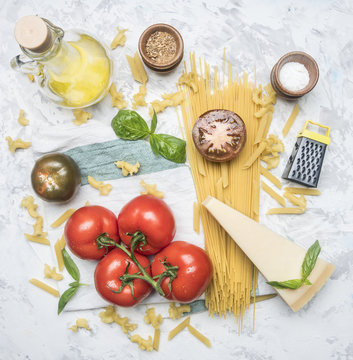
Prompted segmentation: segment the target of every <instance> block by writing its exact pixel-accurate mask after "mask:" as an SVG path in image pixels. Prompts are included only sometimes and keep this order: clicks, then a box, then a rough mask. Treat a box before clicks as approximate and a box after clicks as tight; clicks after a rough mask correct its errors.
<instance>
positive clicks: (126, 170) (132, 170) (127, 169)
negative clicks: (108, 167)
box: [114, 161, 140, 176]
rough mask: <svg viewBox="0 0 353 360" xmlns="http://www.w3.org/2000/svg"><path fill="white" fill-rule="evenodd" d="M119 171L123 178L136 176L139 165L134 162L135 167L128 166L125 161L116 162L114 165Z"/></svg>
mask: <svg viewBox="0 0 353 360" xmlns="http://www.w3.org/2000/svg"><path fill="white" fill-rule="evenodd" d="M114 164H115V165H116V166H117V167H118V168H119V169H121V171H122V173H123V176H128V175H131V176H132V175H134V174H137V172H138V171H139V168H140V163H139V162H138V161H136V164H135V165H132V164H129V163H128V162H126V161H116V162H115V163H114Z"/></svg>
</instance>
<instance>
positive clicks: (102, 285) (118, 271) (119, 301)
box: [94, 249, 152, 307]
mask: <svg viewBox="0 0 353 360" xmlns="http://www.w3.org/2000/svg"><path fill="white" fill-rule="evenodd" d="M135 256H136V259H137V260H138V262H139V263H140V264H141V265H142V266H143V267H144V268H145V269H146V272H147V273H148V274H149V275H151V268H150V266H148V265H149V260H148V258H147V257H145V256H143V255H140V254H135ZM128 263H129V264H130V265H129V269H128V273H129V274H136V273H138V272H139V271H140V270H139V268H138V267H137V265H136V264H134V262H133V261H132V260H131V259H130V258H129V257H128V256H127V255H126V254H125V253H124V252H123V251H122V250H121V249H114V250H112V251H110V252H109V253H108V254H107V255H106V256H105V257H104V258H103V259H102V260H101V261H100V262H99V263H98V265H97V267H96V270H95V272H94V283H95V286H96V290H97V292H98V294H99V295H100V296H101V297H102V298H103V299H105V300H107V301H109V302H110V303H113V304H115V305H119V306H125V307H129V306H134V305H136V304H138V303H140V302H141V301H142V300H144V299H145V298H146V297H147V296H148V295H149V294H150V292H151V291H152V287H151V285H150V284H148V283H147V282H146V281H144V280H141V279H134V280H133V288H134V297H135V299H134V298H133V297H132V293H131V289H130V286H129V285H126V286H124V288H123V289H122V291H121V292H120V293H114V292H112V291H111V290H114V291H118V289H119V288H120V285H121V280H120V279H119V277H120V276H121V275H123V274H124V273H125V269H126V266H127V264H128ZM147 266H148V267H147ZM146 267H147V268H146ZM107 285H108V286H109V287H108V286H107ZM110 289H111V290H110Z"/></svg>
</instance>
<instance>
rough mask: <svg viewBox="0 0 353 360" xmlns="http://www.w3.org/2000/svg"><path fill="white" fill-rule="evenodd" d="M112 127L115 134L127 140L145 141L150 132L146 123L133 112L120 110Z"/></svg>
mask: <svg viewBox="0 0 353 360" xmlns="http://www.w3.org/2000/svg"><path fill="white" fill-rule="evenodd" d="M111 126H112V128H113V130H114V132H115V134H116V135H117V136H119V137H120V138H121V139H125V140H138V139H144V138H145V137H147V136H148V134H149V132H150V131H149V128H148V125H147V123H146V121H145V120H144V119H143V118H142V117H141V116H140V115H139V114H138V113H137V112H136V111H133V110H120V111H119V112H118V113H117V115H115V116H114V118H113V120H112V123H111Z"/></svg>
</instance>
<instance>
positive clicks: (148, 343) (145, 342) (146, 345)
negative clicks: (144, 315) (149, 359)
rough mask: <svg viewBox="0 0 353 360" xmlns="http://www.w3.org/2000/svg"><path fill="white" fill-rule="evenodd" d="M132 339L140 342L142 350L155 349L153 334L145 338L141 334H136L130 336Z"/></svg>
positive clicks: (134, 341)
mask: <svg viewBox="0 0 353 360" xmlns="http://www.w3.org/2000/svg"><path fill="white" fill-rule="evenodd" d="M130 340H131V342H133V343H136V344H138V346H139V348H140V349H141V350H145V351H153V342H152V336H149V337H148V339H144V338H142V337H141V336H140V335H137V334H135V335H132V336H130Z"/></svg>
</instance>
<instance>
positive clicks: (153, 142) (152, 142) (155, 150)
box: [149, 134, 159, 156]
mask: <svg viewBox="0 0 353 360" xmlns="http://www.w3.org/2000/svg"><path fill="white" fill-rule="evenodd" d="M149 140H150V145H151V149H152V151H153V153H154V154H155V155H156V156H158V154H159V149H158V140H156V135H155V134H151V135H150V137H149Z"/></svg>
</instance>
